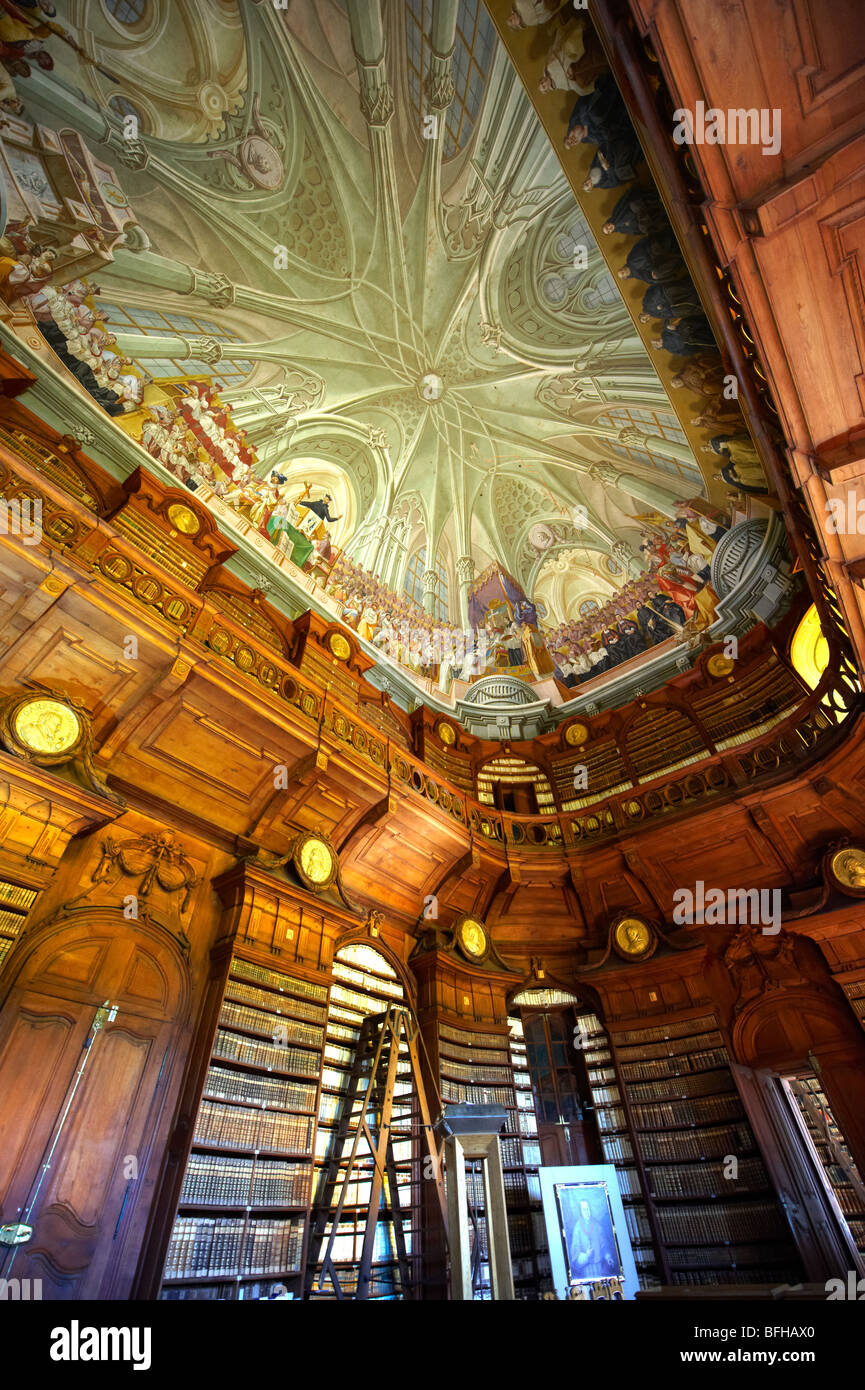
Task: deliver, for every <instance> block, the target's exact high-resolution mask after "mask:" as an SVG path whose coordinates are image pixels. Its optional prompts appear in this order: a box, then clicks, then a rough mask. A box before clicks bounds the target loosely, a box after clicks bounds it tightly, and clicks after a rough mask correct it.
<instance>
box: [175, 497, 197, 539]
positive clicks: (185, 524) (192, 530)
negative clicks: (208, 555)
mask: <svg viewBox="0 0 865 1390" xmlns="http://www.w3.org/2000/svg"><path fill="white" fill-rule="evenodd" d="M168 520H169V521H170V522H171V524H172V526H173V527H174V528H175V530H177V531H182V532H183V535H184V536H197V535H198V533H199V531H200V530H201V522H200V521H199V520H198V517H197V516H196V515H195V512H194V511H193V510H192V508H191V507H184V506H183V503H182V502H172V504H171V506H170V507H169V508H168Z"/></svg>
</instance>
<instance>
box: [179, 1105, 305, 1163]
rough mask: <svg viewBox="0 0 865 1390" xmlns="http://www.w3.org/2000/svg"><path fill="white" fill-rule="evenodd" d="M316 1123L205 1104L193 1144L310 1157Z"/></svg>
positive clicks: (275, 1112) (274, 1112) (268, 1112)
mask: <svg viewBox="0 0 865 1390" xmlns="http://www.w3.org/2000/svg"><path fill="white" fill-rule="evenodd" d="M314 1123H315V1121H314V1119H313V1117H312V1116H311V1115H287V1114H285V1113H284V1112H282V1111H279V1110H253V1109H252V1108H251V1107H250V1106H246V1105H243V1106H241V1105H220V1104H219V1103H218V1102H217V1101H210V1100H203V1101H202V1102H201V1106H200V1108H199V1111H198V1118H197V1120H196V1122H195V1138H194V1140H193V1142H194V1143H196V1144H207V1145H210V1146H212V1147H213V1148H231V1149H268V1150H271V1151H273V1152H276V1153H309V1152H310V1149H311V1146H312V1132H313V1125H314Z"/></svg>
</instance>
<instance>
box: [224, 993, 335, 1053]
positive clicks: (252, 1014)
mask: <svg viewBox="0 0 865 1390" xmlns="http://www.w3.org/2000/svg"><path fill="white" fill-rule="evenodd" d="M219 1021H220V1023H224V1024H227V1025H228V1026H229V1027H232V1028H247V1029H249V1031H250V1032H251V1033H260V1034H261V1036H262V1037H265V1038H272V1039H274V1040H276V1039H278V1040H279V1041H280V1042H281V1043H283V1044H284V1043H305V1044H306V1046H307V1047H319V1048H320V1047H321V1045H322V1043H323V1042H324V1027H323V1026H322V1025H316V1024H314V1023H301V1022H300V1021H299V1020H298V1019H296V1018H291V1017H289V1016H288V1015H286V1014H284V1013H282V1012H280V1011H279V1010H276V1011H274V1010H269V1011H265V1010H264V1009H254V1008H252V1007H251V1006H250V1005H249V1004H237V1003H235V1001H234V1000H233V999H225V1000H223V1003H222V1011H221V1013H220V1015H219Z"/></svg>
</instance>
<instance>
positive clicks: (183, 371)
mask: <svg viewBox="0 0 865 1390" xmlns="http://www.w3.org/2000/svg"><path fill="white" fill-rule="evenodd" d="M96 312H97V314H98V316H99V318H100V319H102V321H103V322H104V323H105V325H106V327H107V328H108V329H109V330H110V331H111V332H113V333H143V334H144V335H145V336H146V337H153V336H154V335H155V336H156V337H161V338H162V337H165V336H166V335H168V334H171V335H172V336H177V335H179V336H180V337H182V338H195V337H207V338H215V339H216V341H217V342H218V343H231V342H235V343H236V342H237V341H238V336H237V334H236V333H233V332H232V331H231V330H230V329H227V328H223V327H222V326H221V325H220V324H218V323H214V322H213V320H212V319H204V318H199V317H198V316H197V315H195V316H192V315H190V314H169V313H161V312H160V311H159V310H158V309H141V308H137V307H134V306H126V305H120V304H113V303H111V301H109V300H105V299H102V298H99V299H97V300H96ZM135 365H136V367H138V368H139V370H140V371H142V372H149V373H150V375H151V376H152V377H153V378H154V379H155V380H156V381H185V380H186V378H187V377H194V376H206V377H211V378H213V377H215V378H217V379H218V380H219V381H220V382H222V384H223V385H225V386H239V385H240V383H241V382H242V381H245V380H246V378H247V377H248V376H249V374H250V372H251V371H252V365H253V364H252V363H251V362H245V361H235V360H234V359H229V358H227V357H226V358H223V359H222V361H221V362H220V363H219V366H218V367H213V366H210V365H209V364H208V363H207V362H202V361H200V360H199V359H198V358H197V357H183V358H153V357H147V358H142V359H141V361H140V362H136V363H135Z"/></svg>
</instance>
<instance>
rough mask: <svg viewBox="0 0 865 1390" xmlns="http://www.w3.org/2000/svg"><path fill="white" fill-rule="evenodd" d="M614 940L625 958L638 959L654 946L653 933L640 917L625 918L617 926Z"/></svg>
mask: <svg viewBox="0 0 865 1390" xmlns="http://www.w3.org/2000/svg"><path fill="white" fill-rule="evenodd" d="M613 940H614V942H615V944H616V946H617V948H618V950H619V952H620V954H621V955H623V956H629V957H630V958H631V959H637V958H638V957H640V956H644V955H645V954H646V952H647V951H648V950H649V948H650V947H651V945H652V932H651V930H650V928H649V927H648V925H647V924H646V923H645V922H643V921H641V919H640V918H639V917H623V918H622V920H621V922H619V923H618V925H617V926H616V930H615V932H614V933H613Z"/></svg>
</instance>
